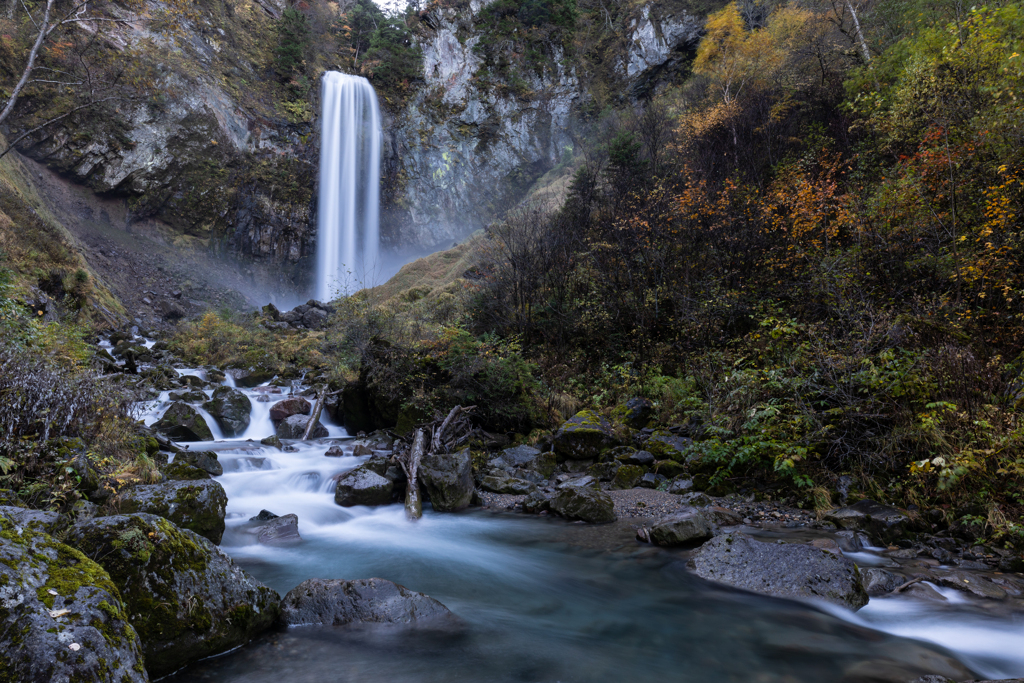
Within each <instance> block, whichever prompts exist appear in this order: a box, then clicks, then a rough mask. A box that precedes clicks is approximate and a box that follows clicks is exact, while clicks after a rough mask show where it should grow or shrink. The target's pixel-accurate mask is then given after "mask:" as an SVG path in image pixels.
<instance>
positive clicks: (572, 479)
mask: <svg viewBox="0 0 1024 683" xmlns="http://www.w3.org/2000/svg"><path fill="white" fill-rule="evenodd" d="M563 476H564V477H565V478H564V479H562V478H559V482H558V484H556V485H555V488H557V489H565V488H575V487H580V486H581V487H586V488H595V489H596V488H597V487H598V485H599V483H600V482H598V480H597V478H595V477H593V476H591V475H589V474H587V475H584V476H582V477H580V476H574V475H571V474H569V475H563Z"/></svg>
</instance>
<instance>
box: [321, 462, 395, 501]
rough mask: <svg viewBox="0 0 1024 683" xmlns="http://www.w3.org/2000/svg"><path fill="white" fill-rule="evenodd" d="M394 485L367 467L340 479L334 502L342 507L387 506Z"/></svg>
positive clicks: (357, 469) (347, 473) (362, 467)
mask: <svg viewBox="0 0 1024 683" xmlns="http://www.w3.org/2000/svg"><path fill="white" fill-rule="evenodd" d="M394 489H395V485H394V483H393V482H392V481H391V480H390V479H388V478H387V477H385V476H383V475H381V474H378V473H377V472H374V471H373V470H372V469H370V468H369V467H367V466H366V465H360V466H359V467H357V468H355V469H354V470H351V471H349V472H346V473H345V474H343V475H341V476H340V477H338V486H337V488H335V489H334V502H335V503H337V504H338V505H341V506H342V507H352V506H354V505H387V504H388V503H390V502H391V493H392V492H393V491H394Z"/></svg>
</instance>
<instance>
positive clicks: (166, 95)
mask: <svg viewBox="0 0 1024 683" xmlns="http://www.w3.org/2000/svg"><path fill="white" fill-rule="evenodd" d="M275 2H277V4H275ZM484 6H485V3H484V2H482V0H472V2H471V3H470V5H469V8H468V9H466V8H462V9H432V10H429V11H427V12H424V13H421V15H420V24H419V27H418V29H417V40H418V42H419V44H420V48H421V50H422V54H423V78H424V81H423V82H422V83H421V84H419V85H417V86H416V89H415V92H414V93H413V95H412V96H411V97H409V99H408V101H407V103H406V104H404V105H403V106H401V107H400V108H397V109H393V110H391V111H388V112H387V113H386V115H385V157H386V158H385V163H384V168H385V176H386V177H385V197H386V202H387V205H386V206H385V207H383V212H382V216H384V217H385V220H384V225H383V226H382V228H383V233H384V238H385V241H386V242H387V243H389V244H390V245H392V246H414V247H420V248H424V247H438V246H447V245H448V244H449V243H450V242H451V241H452V240H458V239H461V238H462V237H463V236H464V235H466V234H468V233H469V232H471V231H473V230H475V229H477V228H479V227H481V226H482V225H484V224H485V223H486V222H487V221H488V220H489V218H490V217H491V216H492V215H493V214H494V212H495V210H496V209H499V208H501V207H502V206H503V205H507V203H508V202H510V201H514V200H515V199H517V198H518V197H520V196H522V194H523V193H524V192H525V190H527V189H528V188H529V187H530V185H531V184H532V183H533V182H534V181H535V180H536V179H537V178H538V177H539V176H541V175H542V174H543V173H545V172H546V171H548V170H549V169H551V168H552V167H554V166H555V165H557V164H559V163H562V162H565V161H566V160H567V159H568V158H570V157H571V155H572V154H573V151H574V142H573V137H572V134H571V131H572V129H573V128H574V125H573V122H574V116H576V113H577V111H578V110H579V108H580V106H581V105H583V104H585V103H587V102H588V101H589V99H590V95H589V94H588V90H587V86H586V84H585V83H584V82H583V81H584V80H585V79H583V78H582V76H581V74H580V73H578V67H577V66H576V65H574V63H573V60H572V59H568V58H566V56H565V55H564V54H562V53H561V52H560V50H561V48H559V47H552V48H551V49H552V50H553V53H552V54H551V55H549V56H550V58H551V59H550V60H549V61H550V64H551V65H553V66H552V67H551V68H547V69H543V70H537V71H531V72H529V73H524V74H523V77H522V80H521V81H520V82H518V83H516V87H514V88H511V87H496V86H495V83H494V81H493V79H482V78H480V70H481V58H480V56H479V54H478V51H477V50H476V49H475V48H476V46H477V44H478V43H479V41H480V40H481V39H482V38H483V34H482V32H481V31H482V30H486V29H482V28H481V25H480V22H479V21H478V18H479V16H480V12H481V11H482V10H483V8H484ZM283 9H284V4H283V0H274V2H272V1H271V0H265V2H261V3H252V2H242V1H240V0H238V1H235V0H228V1H227V2H224V3H220V4H209V5H204V9H203V10H202V12H201V14H200V16H199V17H198V18H197V19H196V20H194V21H188V22H185V23H184V24H183V29H184V31H183V34H182V35H181V37H180V38H179V46H180V51H179V52H178V53H177V54H176V55H174V58H173V59H171V58H168V59H166V61H165V62H162V63H161V69H162V77H161V78H162V80H161V82H160V89H161V90H162V92H163V95H162V96H160V97H155V98H151V99H150V100H149V101H146V102H140V103H137V104H136V105H134V106H132V107H127V108H122V109H119V110H118V111H117V112H116V113H111V112H105V113H104V114H103V115H98V114H90V113H88V112H86V113H82V114H76V115H75V116H74V117H72V118H71V119H69V120H67V122H66V123H65V124H64V125H61V126H57V127H55V128H51V129H47V130H46V131H45V132H43V133H39V134H36V135H34V136H31V137H30V138H28V139H26V140H25V141H24V142H23V143H22V145H21V146H20V150H21V151H22V152H23V153H24V154H26V155H28V156H30V157H32V158H34V159H36V160H38V161H40V162H42V163H45V164H47V165H48V166H50V167H51V168H53V169H55V170H57V171H59V172H60V173H62V174H64V175H65V176H70V177H71V178H73V179H75V180H76V181H78V182H81V183H84V184H86V185H88V186H89V187H90V188H92V189H93V190H94V191H95V192H98V193H101V194H103V195H106V196H124V197H126V198H127V201H128V207H129V217H130V218H132V217H134V218H149V217H155V218H157V219H159V220H161V221H164V222H165V223H167V224H169V225H171V226H172V227H173V228H174V229H175V230H178V231H181V232H183V233H185V234H188V235H191V236H193V237H196V238H199V239H200V240H201V241H204V243H205V244H207V245H208V247H209V248H210V249H211V250H212V251H214V252H217V253H221V254H224V255H227V256H230V257H232V258H235V259H239V260H241V261H244V262H246V263H250V264H251V263H257V264H259V263H262V264H265V265H268V266H271V267H273V268H274V269H275V272H277V273H284V274H285V276H286V279H289V280H290V281H291V282H292V283H293V284H294V286H296V287H302V286H303V285H304V284H305V281H306V278H307V277H308V275H309V272H308V271H309V270H310V269H311V264H310V258H311V257H312V256H313V255H314V253H315V247H316V236H315V215H314V214H315V185H316V164H317V135H316V127H315V122H312V123H310V122H301V121H300V122H295V120H294V117H289V116H287V115H286V114H285V113H282V111H281V107H280V106H279V104H275V103H274V99H273V98H274V94H273V90H272V89H268V88H269V86H268V87H261V86H260V84H261V83H266V82H267V81H268V80H272V79H273V75H272V72H270V71H268V67H267V61H266V54H268V50H269V49H270V48H269V47H268V46H270V47H272V45H273V43H274V40H275V38H274V36H275V34H274V22H275V20H276V19H277V18H278V17H279V16H280V13H281V12H282V11H283ZM623 25H624V26H625V28H624V29H623V30H622V31H620V32H619V33H617V34H616V39H617V40H618V41H619V42H618V45H619V46H620V47H619V48H617V49H620V51H621V54H620V55H619V56H618V57H617V59H616V64H615V68H614V73H615V78H616V79H617V85H616V87H620V88H621V89H622V92H623V93H632V94H633V95H634V96H636V95H637V94H638V93H640V92H641V91H642V90H643V91H646V90H647V89H649V88H650V86H651V83H652V82H653V81H655V80H657V78H658V77H659V76H658V74H660V73H662V71H663V70H664V69H665V68H666V66H671V65H672V64H675V63H677V62H679V61H680V60H681V55H683V54H684V52H685V50H686V49H687V46H690V47H692V45H693V44H694V43H695V41H696V39H697V38H698V37H699V35H700V31H701V27H702V25H703V22H702V19H701V18H700V17H698V16H695V15H692V14H688V13H687V12H685V11H682V10H678V11H676V12H674V13H669V12H667V11H666V10H664V8H662V7H661V5H660V4H659V5H656V4H652V5H650V6H646V7H644V8H643V9H642V10H640V11H639V12H634V16H633V18H632V19H630V20H628V21H626V22H625V23H624V24H623ZM152 30H155V29H153V27H151V26H148V25H147V24H145V22H142V23H139V24H138V25H137V26H136V28H135V31H134V33H132V32H129V33H127V34H126V35H125V36H124V41H125V43H126V44H130V43H132V41H136V42H138V41H142V40H144V39H146V38H148V37H151V36H152V35H153V34H152V33H151V31H152ZM261 50H262V52H261ZM499 86H501V84H499ZM315 96H316V89H315V88H314V89H313V92H312V94H311V96H310V99H311V100H312V101H311V102H310V104H311V105H312V106H313V107H314V109H315V106H316V102H315ZM23 106H24V108H25V109H26V110H28V111H31V110H33V108H36V109H39V108H44V104H42V103H38V102H32V101H31V100H27V101H26V102H25V104H24V105H23ZM385 109H386V110H387V109H388V107H387V106H385ZM15 132H17V131H15Z"/></svg>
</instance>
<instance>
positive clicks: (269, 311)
mask: <svg viewBox="0 0 1024 683" xmlns="http://www.w3.org/2000/svg"><path fill="white" fill-rule="evenodd" d="M263 317H265V318H269V319H270V320H273V321H274V322H277V321H278V320H280V319H281V311H280V310H278V308H277V306H275V305H274V304H267V305H266V306H264V307H263Z"/></svg>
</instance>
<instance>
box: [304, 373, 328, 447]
mask: <svg viewBox="0 0 1024 683" xmlns="http://www.w3.org/2000/svg"><path fill="white" fill-rule="evenodd" d="M326 396H327V385H326V384H325V385H324V386H322V387H320V391H319V392H318V393H317V397H316V406H315V407H314V408H313V415H312V416H311V417H310V418H309V422H307V423H306V431H305V432H303V434H302V440H303V441H309V437H310V435H311V434H312V433H313V428H314V427H315V426H316V424H317V423H318V422H319V421H320V413H321V412H323V409H324V398H325V397H326Z"/></svg>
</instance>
